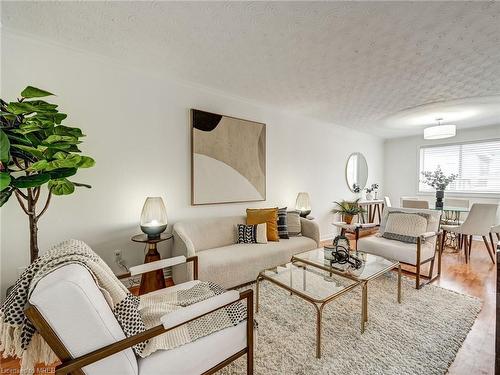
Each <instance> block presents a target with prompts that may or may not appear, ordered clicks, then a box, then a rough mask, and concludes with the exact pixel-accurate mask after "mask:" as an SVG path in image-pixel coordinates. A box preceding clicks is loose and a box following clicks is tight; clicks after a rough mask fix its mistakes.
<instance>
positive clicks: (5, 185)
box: [0, 172, 11, 191]
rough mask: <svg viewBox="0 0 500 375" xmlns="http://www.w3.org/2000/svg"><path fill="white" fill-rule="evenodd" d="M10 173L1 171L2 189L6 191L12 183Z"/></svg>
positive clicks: (0, 189)
mask: <svg viewBox="0 0 500 375" xmlns="http://www.w3.org/2000/svg"><path fill="white" fill-rule="evenodd" d="M10 180H11V177H10V174H9V173H8V172H0V191H4V190H5V189H7V188H8V187H9V185H10Z"/></svg>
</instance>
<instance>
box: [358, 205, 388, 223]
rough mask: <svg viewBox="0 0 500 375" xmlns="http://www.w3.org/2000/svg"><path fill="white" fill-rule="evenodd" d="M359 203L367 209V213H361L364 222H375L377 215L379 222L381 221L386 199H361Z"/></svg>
mask: <svg viewBox="0 0 500 375" xmlns="http://www.w3.org/2000/svg"><path fill="white" fill-rule="evenodd" d="M358 205H359V206H360V207H361V208H364V209H366V211H367V215H365V214H361V215H360V220H361V222H362V223H374V222H375V216H377V219H378V222H379V223H380V221H381V220H382V211H383V210H384V201H383V200H382V199H372V200H360V201H359V202H358ZM365 216H366V217H365Z"/></svg>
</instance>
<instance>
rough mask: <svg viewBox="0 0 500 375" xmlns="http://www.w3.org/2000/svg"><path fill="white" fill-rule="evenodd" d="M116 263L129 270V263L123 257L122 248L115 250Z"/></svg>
mask: <svg viewBox="0 0 500 375" xmlns="http://www.w3.org/2000/svg"><path fill="white" fill-rule="evenodd" d="M114 253H115V263H116V264H117V265H118V266H120V268H122V269H124V270H125V271H126V272H128V265H127V262H125V260H124V259H123V258H122V251H121V250H115V252H114Z"/></svg>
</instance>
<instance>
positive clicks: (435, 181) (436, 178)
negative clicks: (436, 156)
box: [422, 165, 458, 208]
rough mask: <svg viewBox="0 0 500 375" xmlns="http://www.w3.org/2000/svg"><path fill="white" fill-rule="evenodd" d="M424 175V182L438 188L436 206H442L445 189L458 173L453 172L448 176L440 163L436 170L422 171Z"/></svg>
mask: <svg viewBox="0 0 500 375" xmlns="http://www.w3.org/2000/svg"><path fill="white" fill-rule="evenodd" d="M422 176H424V180H423V181H422V182H423V183H424V184H426V185H429V186H431V187H433V188H434V189H436V208H442V207H443V198H444V191H445V190H446V188H447V187H448V185H449V184H451V183H452V182H453V181H455V180H456V178H457V177H458V175H457V174H453V173H452V174H450V175H449V176H446V175H445V174H444V173H443V171H442V170H441V167H440V166H439V165H438V167H437V168H436V170H435V171H434V172H430V171H424V172H422Z"/></svg>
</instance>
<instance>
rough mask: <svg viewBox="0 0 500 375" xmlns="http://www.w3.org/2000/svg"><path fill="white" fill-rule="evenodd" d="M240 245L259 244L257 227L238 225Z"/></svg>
mask: <svg viewBox="0 0 500 375" xmlns="http://www.w3.org/2000/svg"><path fill="white" fill-rule="evenodd" d="M238 243H257V225H246V224H238Z"/></svg>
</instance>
